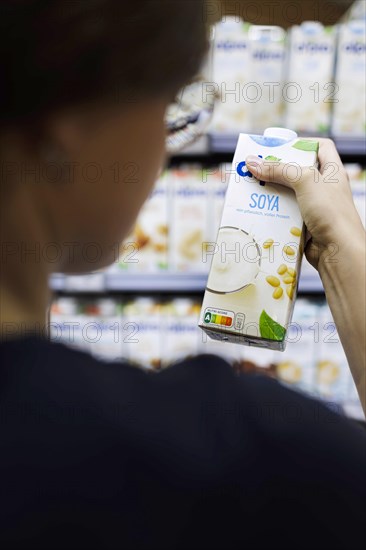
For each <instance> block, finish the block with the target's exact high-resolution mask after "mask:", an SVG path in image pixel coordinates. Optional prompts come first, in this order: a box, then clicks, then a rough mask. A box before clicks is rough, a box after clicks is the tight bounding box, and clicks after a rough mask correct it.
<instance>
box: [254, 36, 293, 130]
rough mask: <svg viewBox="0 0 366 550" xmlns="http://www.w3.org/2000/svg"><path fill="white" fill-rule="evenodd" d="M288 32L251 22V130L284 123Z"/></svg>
mask: <svg viewBox="0 0 366 550" xmlns="http://www.w3.org/2000/svg"><path fill="white" fill-rule="evenodd" d="M285 39H286V33H285V31H284V30H283V29H282V28H281V27H274V26H262V25H252V26H251V27H250V29H249V43H250V66H249V73H250V86H248V87H247V89H246V91H245V92H246V101H247V102H248V104H249V106H250V125H249V126H250V129H251V131H254V132H263V130H264V129H265V128H267V127H268V126H277V125H279V124H281V123H282V88H283V80H284V69H285V55H286V46H285Z"/></svg>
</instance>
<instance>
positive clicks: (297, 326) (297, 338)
mask: <svg viewBox="0 0 366 550" xmlns="http://www.w3.org/2000/svg"><path fill="white" fill-rule="evenodd" d="M318 314H319V308H318V306H317V304H315V303H314V302H311V301H309V300H306V299H299V300H297V302H296V305H295V309H294V315H293V318H292V322H291V324H290V325H289V328H288V333H287V347H286V351H285V352H284V353H281V352H279V351H275V352H274V358H273V362H274V365H275V371H276V377H277V379H278V380H279V381H280V382H282V383H284V384H286V385H287V386H290V387H292V388H296V389H299V390H301V391H303V392H305V393H308V394H312V393H314V388H315V361H316V352H317V348H316V346H317V330H316V329H317V327H316V325H315V323H316V321H317V319H318Z"/></svg>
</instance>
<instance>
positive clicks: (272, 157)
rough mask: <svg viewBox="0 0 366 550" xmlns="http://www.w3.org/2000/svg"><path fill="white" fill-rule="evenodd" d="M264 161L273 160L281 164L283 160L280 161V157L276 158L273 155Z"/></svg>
mask: <svg viewBox="0 0 366 550" xmlns="http://www.w3.org/2000/svg"><path fill="white" fill-rule="evenodd" d="M264 160H273V161H278V162H279V161H280V160H281V159H279V158H278V157H274V156H273V155H268V157H266V158H265V159H264Z"/></svg>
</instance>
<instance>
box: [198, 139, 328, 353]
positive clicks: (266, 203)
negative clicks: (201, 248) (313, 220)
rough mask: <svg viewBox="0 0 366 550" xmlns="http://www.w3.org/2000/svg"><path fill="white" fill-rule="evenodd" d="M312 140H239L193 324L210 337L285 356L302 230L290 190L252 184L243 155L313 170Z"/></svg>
mask: <svg viewBox="0 0 366 550" xmlns="http://www.w3.org/2000/svg"><path fill="white" fill-rule="evenodd" d="M318 147H319V144H318V142H317V141H314V140H309V139H300V138H298V136H297V134H296V133H295V132H293V131H292V130H287V129H285V128H267V129H266V130H265V131H264V134H263V136H260V135H247V134H240V136H239V140H238V144H237V148H236V152H235V155H234V160H233V166H232V170H231V173H230V179H229V185H228V189H227V193H226V198H225V205H224V209H223V214H222V218H221V224H220V228H219V232H218V236H217V239H216V243H210V245H211V247H208V246H207V247H206V249H207V254H209V255H211V256H212V264H211V269H210V273H209V277H208V281H207V287H206V291H205V295H204V299H203V304H202V309H201V314H200V320H199V326H200V327H201V328H202V329H203V330H204V331H205V332H206V333H207V334H208V335H209V336H210V337H211V338H213V339H215V340H222V341H227V342H232V343H236V344H245V345H250V346H257V347H264V348H268V349H276V350H281V351H283V350H284V349H285V347H286V332H287V327H288V325H289V324H290V323H291V318H292V313H293V308H294V302H295V299H296V294H297V286H298V280H299V275H300V267H301V260H302V255H303V250H304V240H305V228H304V224H303V220H302V217H301V213H300V210H299V207H298V204H297V201H296V197H295V193H294V191H293V190H292V189H290V188H287V187H284V186H281V185H273V184H270V183H266V182H263V181H259V180H258V179H256V178H255V177H254V176H253V175H252V174H251V173H250V171H249V170H248V169H247V167H246V164H245V158H246V157H247V156H248V155H255V156H258V157H259V158H262V159H263V160H264V161H266V160H267V161H273V162H281V163H284V164H287V163H291V164H293V165H295V166H296V167H297V169H298V172H299V175H300V171H301V167H305V166H307V167H309V166H316V165H317V153H318Z"/></svg>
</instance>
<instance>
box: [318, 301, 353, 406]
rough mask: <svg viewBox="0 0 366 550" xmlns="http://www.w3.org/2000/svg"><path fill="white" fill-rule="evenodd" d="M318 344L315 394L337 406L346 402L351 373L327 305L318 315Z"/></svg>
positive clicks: (324, 305) (325, 304)
mask: <svg viewBox="0 0 366 550" xmlns="http://www.w3.org/2000/svg"><path fill="white" fill-rule="evenodd" d="M318 319H319V344H318V353H317V360H316V364H315V388H314V391H315V394H316V395H317V396H318V397H320V398H321V399H323V400H325V401H328V402H332V403H336V404H339V406H341V404H342V403H343V402H344V401H345V400H346V397H347V391H348V388H349V383H350V382H349V381H350V377H351V373H350V370H349V367H348V362H347V358H346V355H345V353H344V350H343V347H342V343H341V341H340V338H339V335H338V332H337V327H336V325H335V323H334V320H333V317H332V314H331V311H330V309H329V306H328V305H327V303H324V304H323V306H322V307H321V308H320V313H319V317H318Z"/></svg>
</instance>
